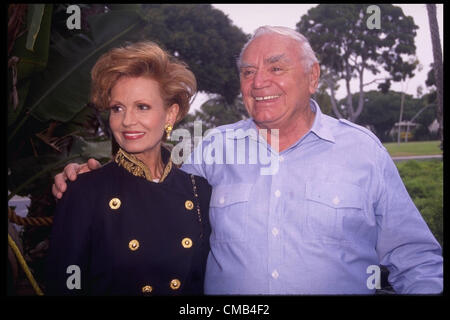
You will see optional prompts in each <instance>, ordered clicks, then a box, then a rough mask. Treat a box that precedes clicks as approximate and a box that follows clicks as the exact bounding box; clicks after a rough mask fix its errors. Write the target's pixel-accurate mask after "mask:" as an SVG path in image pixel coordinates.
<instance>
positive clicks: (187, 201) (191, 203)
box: [184, 200, 194, 210]
mask: <svg viewBox="0 0 450 320" xmlns="http://www.w3.org/2000/svg"><path fill="white" fill-rule="evenodd" d="M184 206H185V207H186V209H188V210H192V209H194V203H193V202H192V201H191V200H186V202H185V203H184Z"/></svg>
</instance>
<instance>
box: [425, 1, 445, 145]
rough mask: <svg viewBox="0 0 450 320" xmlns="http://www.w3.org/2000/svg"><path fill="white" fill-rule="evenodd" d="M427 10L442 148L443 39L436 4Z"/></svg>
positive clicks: (430, 5)
mask: <svg viewBox="0 0 450 320" xmlns="http://www.w3.org/2000/svg"><path fill="white" fill-rule="evenodd" d="M427 12H428V21H429V24H430V32H431V44H432V46H433V59H434V62H433V69H434V77H435V80H436V90H437V106H438V110H437V115H438V122H439V136H440V139H441V148H442V147H443V143H444V136H443V131H444V123H443V118H442V113H443V104H442V103H443V92H442V90H443V70H442V64H443V63H442V48H441V41H440V38H439V26H438V22H437V18H436V5H435V4H427Z"/></svg>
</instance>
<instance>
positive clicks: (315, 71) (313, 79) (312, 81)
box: [309, 62, 320, 94]
mask: <svg viewBox="0 0 450 320" xmlns="http://www.w3.org/2000/svg"><path fill="white" fill-rule="evenodd" d="M319 78H320V66H319V64H318V63H317V62H315V63H314V64H313V65H312V67H311V71H310V72H309V93H310V94H314V93H315V92H316V89H317V86H318V85H319Z"/></svg>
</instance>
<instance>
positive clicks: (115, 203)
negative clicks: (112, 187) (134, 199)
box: [109, 198, 121, 210]
mask: <svg viewBox="0 0 450 320" xmlns="http://www.w3.org/2000/svg"><path fill="white" fill-rule="evenodd" d="M120 203H121V202H120V199H119V198H112V199H111V200H110V201H109V207H110V208H111V209H113V210H117V209H119V208H120Z"/></svg>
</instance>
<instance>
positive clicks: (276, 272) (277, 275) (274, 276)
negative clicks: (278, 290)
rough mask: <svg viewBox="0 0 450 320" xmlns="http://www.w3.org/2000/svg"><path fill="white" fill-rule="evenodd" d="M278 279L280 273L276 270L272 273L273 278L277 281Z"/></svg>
mask: <svg viewBox="0 0 450 320" xmlns="http://www.w3.org/2000/svg"><path fill="white" fill-rule="evenodd" d="M278 277H279V274H278V271H277V270H274V271H273V272H272V278H274V279H277V278H278Z"/></svg>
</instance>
